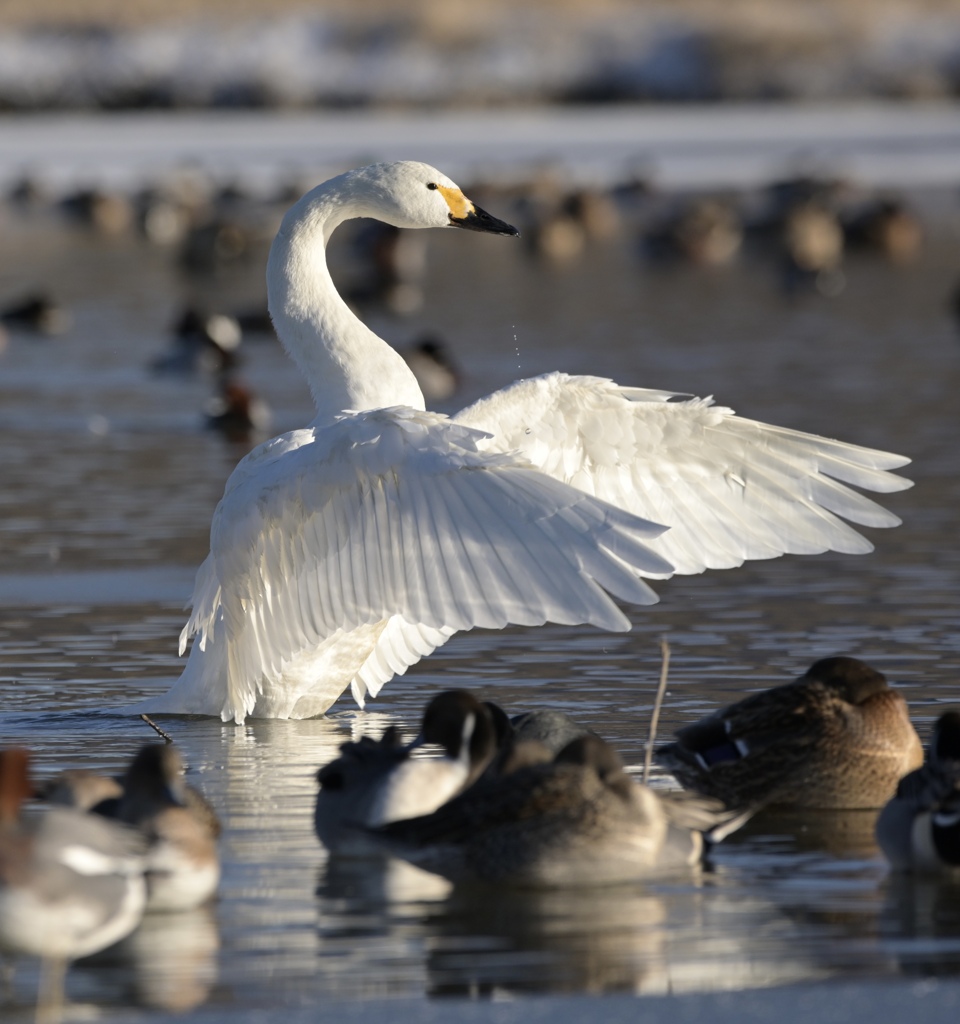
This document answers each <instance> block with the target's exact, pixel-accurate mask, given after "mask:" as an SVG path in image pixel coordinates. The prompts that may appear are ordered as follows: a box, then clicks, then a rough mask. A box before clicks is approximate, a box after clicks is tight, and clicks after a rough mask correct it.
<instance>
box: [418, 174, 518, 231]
mask: <svg viewBox="0 0 960 1024" xmlns="http://www.w3.org/2000/svg"><path fill="white" fill-rule="evenodd" d="M437 191H438V192H439V193H440V194H441V195H442V196H443V198H444V199H446V201H447V206H449V207H450V223H451V224H452V225H453V226H454V227H456V228H468V229H469V230H470V231H487V232H489V233H490V234H493V235H519V234H520V232H519V231H517V229H516V228H515V227H514V226H513V225H512V224H508V223H507V222H506V221H505V220H498V219H497V218H496V217H493V216H491V215H490V214H489V213H487V211H486V210H481V209H480V207H479V206H474V205H473V203H472V202H470V200H469V199H467V197H466V196H465V195H464V194H463V193H462V192H461V191H460V189H458V188H447V187H446V186H445V185H437Z"/></svg>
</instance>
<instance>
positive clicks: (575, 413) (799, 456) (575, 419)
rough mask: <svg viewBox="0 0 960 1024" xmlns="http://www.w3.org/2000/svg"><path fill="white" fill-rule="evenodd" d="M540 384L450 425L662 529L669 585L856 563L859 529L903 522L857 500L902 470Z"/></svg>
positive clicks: (558, 380) (564, 382) (786, 437)
mask: <svg viewBox="0 0 960 1024" xmlns="http://www.w3.org/2000/svg"><path fill="white" fill-rule="evenodd" d="M676 397H678V396H675V395H672V394H670V393H669V392H663V391H647V390H643V389H640V388H622V387H619V386H618V385H616V384H614V383H613V382H612V381H609V380H604V379H601V378H598V377H571V376H568V375H567V374H562V373H551V374H547V375H545V376H542V377H535V378H531V379H530V380H523V381H518V382H517V383H516V384H514V385H511V386H510V387H508V388H504V389H503V390H502V391H498V392H495V393H494V394H493V395H490V396H489V397H488V398H485V399H482V400H481V401H479V402H477V403H476V404H475V405H472V406H470V407H469V408H467V409H465V410H464V411H463V412H461V413H459V414H458V415H457V416H456V417H455V419H456V421H457V422H458V423H462V424H464V425H465V426H470V427H475V428H477V429H479V430H484V431H487V432H488V433H489V434H491V435H492V440H491V441H489V442H487V445H488V449H489V450H494V451H509V450H516V451H519V452H520V453H521V454H522V455H523V456H524V457H526V458H527V459H529V460H530V462H531V463H532V464H533V465H535V466H537V467H539V468H540V469H542V470H543V471H544V472H545V473H549V474H550V475H551V476H553V477H556V478H557V479H558V480H563V481H564V482H566V483H569V484H572V485H573V486H574V487H577V488H579V489H580V490H583V491H585V492H586V493H587V494H593V495H595V496H597V497H599V498H602V499H603V500H604V501H608V502H610V503H611V504H613V505H616V506H617V507H619V508H623V509H627V510H629V511H630V512H633V513H635V514H636V515H638V516H641V517H643V518H645V519H650V520H653V521H654V522H658V523H663V524H664V525H666V526H669V527H670V529H669V531H668V532H667V533H665V534H663V535H662V536H661V537H658V538H657V539H656V540H655V541H653V542H652V544H651V547H653V548H654V550H656V551H658V552H660V554H662V555H663V556H664V557H665V558H666V559H667V560H668V561H670V562H671V563H672V564H673V565H674V567H675V569H676V571H677V572H678V573H697V572H702V571H703V570H704V569H725V568H730V567H732V566H736V565H740V564H741V563H742V562H744V561H746V560H747V559H751V558H773V557H775V556H777V555H782V554H788V553H791V554H815V553H819V552H821V551H829V550H833V551H843V552H847V553H857V554H859V553H864V552H867V551H871V550H872V545H871V544H870V542H869V541H867V540H866V539H865V538H864V537H862V536H861V535H860V534H859V533H857V532H856V530H854V529H853V528H852V527H850V526H848V525H847V524H846V523H845V522H843V520H844V519H847V520H850V521H851V522H853V523H858V524H860V525H863V526H896V525H898V524H899V522H900V520H899V519H898V518H897V517H896V516H895V515H893V514H892V513H891V512H888V511H887V510H886V509H884V508H881V507H880V506H879V505H878V504H876V502H874V501H871V500H870V499H869V498H866V497H864V496H863V495H862V494H860V493H859V492H858V491H855V490H853V489H852V487H850V486H848V485H851V484H852V485H853V487H860V488H862V489H864V490H867V491H878V492H890V491H899V490H903V489H905V488H907V487H910V486H911V483H910V481H908V480H905V479H903V478H902V477H899V476H896V475H894V474H893V473H891V472H889V470H891V469H897V468H898V467H900V466H903V465H906V464H907V463H908V462H909V461H910V460H909V459H906V458H903V457H901V456H899V455H892V454H890V453H888V452H880V451H874V450H872V449H869V448H861V447H858V446H857V445H852V444H845V443H844V442H842V441H833V440H830V439H828V438H824V437H818V436H816V435H815V434H804V433H801V432H800V431H796V430H787V429H785V428H783V427H775V426H769V425H768V424H765V423H758V422H756V421H754V420H747V419H741V418H739V417H737V416H736V415H734V413H733V412H732V410H730V409H725V408H722V407H720V406H716V405H713V402H712V399H700V398H693V399H689V400H687V401H671V400H670V399H672V398H676Z"/></svg>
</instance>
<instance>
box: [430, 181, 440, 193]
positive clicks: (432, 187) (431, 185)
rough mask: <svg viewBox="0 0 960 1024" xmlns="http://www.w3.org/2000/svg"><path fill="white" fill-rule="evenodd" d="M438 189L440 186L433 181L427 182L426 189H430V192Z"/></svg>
mask: <svg viewBox="0 0 960 1024" xmlns="http://www.w3.org/2000/svg"><path fill="white" fill-rule="evenodd" d="M439 187H440V186H439V185H438V184H437V183H436V182H435V181H428V182H427V188H428V189H430V191H431V192H436V190H437V189H438V188H439Z"/></svg>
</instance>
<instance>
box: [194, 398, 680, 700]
mask: <svg viewBox="0 0 960 1024" xmlns="http://www.w3.org/2000/svg"><path fill="white" fill-rule="evenodd" d="M482 440H484V435H483V434H482V433H480V432H478V431H475V430H471V429H469V428H466V427H463V426H459V425H457V424H455V423H453V422H451V421H450V420H448V419H446V418H445V417H442V416H438V415H435V414H432V413H424V412H417V411H415V410H412V409H400V408H398V409H392V410H391V409H387V410H376V411H372V412H364V413H359V414H353V415H349V416H344V417H342V418H340V419H339V420H338V421H337V422H335V423H334V424H332V425H330V426H324V427H317V428H311V429H308V430H300V431H295V432H293V433H291V434H286V435H283V436H281V437H279V438H276V439H274V440H273V441H270V442H268V443H267V444H265V445H262V446H261V447H260V448H259V449H257V450H255V451H254V452H252V453H251V454H250V455H249V456H248V457H247V458H246V459H244V460H243V462H241V463H240V465H239V466H238V467H237V469H236V471H235V472H234V474H233V476H232V477H231V478H230V480H229V481H228V483H227V488H226V491H225V493H224V497H223V499H222V501H221V502H220V505H219V506H218V508H217V511H216V513H215V515H214V520H213V526H212V528H211V554H210V560H209V562H210V564H209V566H208V567H207V569H206V571H205V572H202V573H201V574H200V575H199V576H198V584H197V592H196V594H195V602H196V603H195V607H194V611H193V614H192V616H191V619H190V621H189V622H188V624H187V626H186V628H185V630H184V635H183V637H182V638H181V639H182V642H183V643H185V642H186V639H187V638H188V637H189V636H190V635H192V634H193V633H199V635H200V636H199V642H200V643H201V644H205V643H206V642H207V640H208V639H210V638H212V637H213V634H214V632H215V631H217V632H218V633H219V631H222V634H223V635H222V636H219V635H218V636H217V642H218V643H222V644H225V645H226V658H227V677H228V683H227V688H228V695H227V700H226V701H225V704H224V713H225V714H229V715H233V714H235V713H237V712H241V714H242V713H250V711H252V709H253V706H254V703H255V701H256V696H257V693H258V692H259V690H260V688H261V686H262V684H263V680H267V681H278V680H279V679H280V677H281V676H282V673H283V670H284V665H285V664H287V663H289V662H290V661H291V660H292V659H294V658H296V657H297V656H298V655H299V654H300V653H301V652H303V651H307V650H313V649H315V648H317V647H318V646H319V645H320V644H321V643H322V642H323V641H324V640H326V639H327V638H329V637H331V636H333V635H334V634H335V633H337V631H342V634H349V633H351V631H354V630H357V631H360V630H363V628H364V627H371V626H375V625H377V624H380V623H384V622H386V623H387V624H388V625H387V626H384V627H383V630H382V633H381V634H379V635H384V636H385V643H386V644H387V647H384V649H383V650H382V651H381V650H379V647H378V649H377V651H376V652H375V653H376V657H377V659H379V660H382V661H383V662H384V664H383V666H382V668H383V671H386V672H388V673H389V672H390V670H391V668H393V666H391V665H390V663H389V662H390V657H391V651H392V652H394V653H395V655H396V657H397V658H398V659H399V661H402V662H404V667H405V666H406V665H407V664H411V663H412V661H415V660H416V658H417V657H418V656H419V654H418V645H419V647H420V648H422V650H423V653H426V651H427V650H431V649H432V648H433V647H435V646H437V644H438V643H440V642H442V640H443V639H445V638H446V636H448V635H450V633H452V632H454V631H456V630H461V629H470V628H472V627H474V626H485V627H489V628H500V627H502V626H504V625H506V624H507V623H518V624H523V625H538V624H541V623H543V622H546V621H552V622H561V623H577V622H589V623H593V624H594V625H597V626H600V627H602V628H605V629H621V630H622V629H628V628H629V622H628V620H627V619H626V617H625V616H624V615H623V613H622V612H621V611H620V610H619V609H618V608H617V606H616V604H615V603H614V602H613V601H612V600H611V598H610V597H609V596H608V593H606V592H609V594H613V595H615V596H617V597H619V598H622V599H624V600H627V601H632V602H635V603H640V604H649V603H651V602H653V601H655V600H656V597H655V595H654V594H653V593H652V591H651V590H650V589H649V587H647V585H646V584H645V583H643V582H642V581H641V580H640V578H639V577H640V576H641V575H644V576H655V577H661V578H662V577H664V576H666V575H669V574H670V573H671V572H672V567H671V566H670V565H669V563H667V562H666V561H665V560H664V559H663V558H662V557H660V556H659V555H656V554H654V553H653V552H652V551H651V550H650V548H649V547H648V546H647V545H648V542H649V541H650V540H651V539H652V538H654V537H656V536H657V535H658V534H659V533H660V532H662V527H660V526H658V525H655V524H652V523H648V522H646V521H644V520H641V519H638V518H637V517H635V516H633V515H631V514H630V513H627V512H624V511H622V510H620V509H617V508H614V507H612V506H610V505H608V504H607V503H606V502H603V501H601V500H598V499H596V498H595V497H591V496H589V495H586V494H583V493H582V492H580V491H578V490H576V489H575V488H573V487H570V486H569V485H567V484H565V483H563V482H561V481H558V480H556V479H554V478H552V477H550V476H547V475H546V474H544V473H542V472H540V471H539V470H537V469H534V468H533V467H531V466H530V465H529V463H527V462H526V460H525V459H523V458H522V457H521V456H518V455H516V454H513V453H511V454H506V455H505V454H499V453H489V452H482V451H479V450H478V444H479V442H481V441H482ZM390 620H394V625H393V626H390V625H389V623H390ZM398 620H402V623H400V625H397V621H398ZM364 632H365V634H366V636H368V637H369V636H370V635H371V632H370V629H369V628H367V629H366V630H364ZM380 646H382V645H380ZM388 648H389V649H388ZM369 667H370V666H365V668H369ZM393 670H395V668H393ZM382 674H383V673H382V672H380V673H379V675H380V676H382ZM377 675H378V673H376V672H372V671H371V672H368V677H369V678H368V679H361V680H360V683H366V684H367V685H368V684H369V682H370V681H373V682H374V685H376V677H377ZM349 681H350V680H349V679H347V680H344V686H346V685H347V683H348V682H349Z"/></svg>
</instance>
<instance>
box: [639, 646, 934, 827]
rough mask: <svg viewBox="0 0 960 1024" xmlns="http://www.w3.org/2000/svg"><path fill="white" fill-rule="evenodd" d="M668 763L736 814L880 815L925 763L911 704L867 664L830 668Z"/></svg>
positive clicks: (719, 719)
mask: <svg viewBox="0 0 960 1024" xmlns="http://www.w3.org/2000/svg"><path fill="white" fill-rule="evenodd" d="M656 757H657V760H658V762H659V763H660V764H661V765H662V766H663V767H664V768H666V769H667V770H668V771H670V772H672V773H673V774H674V775H675V776H676V778H677V780H678V781H679V782H680V784H681V785H682V786H683V787H684V788H686V789H689V790H693V791H694V792H696V793H700V794H703V795H705V796H712V797H716V798H718V799H720V800H722V801H723V802H724V803H725V804H727V805H728V806H754V807H758V806H764V807H778V808H791V809H820V810H827V809H834V810H854V809H868V808H879V807H882V806H883V805H884V803H886V801H887V800H888V799H889V798H890V797H891V796H892V795H893V793H894V791H895V790H896V788H897V783H898V782H899V780H900V779H901V778H902V777H903V776H904V775H906V774H907V773H908V772H909V771H911V770H912V769H914V768H916V767H917V766H918V765H919V764H920V763H921V762H922V761H923V748H922V746H921V744H920V738H919V736H918V735H917V731H916V729H915V728H914V727H913V725H912V723H911V722H910V717H909V714H908V712H907V704H906V701H905V700H904V699H903V696H902V695H901V694H900V693H898V692H897V691H896V690H894V689H892V688H891V687H890V686H889V684H888V683H887V680H886V677H885V676H884V675H883V674H882V673H880V672H878V671H876V669H874V668H871V667H870V666H869V665H867V664H866V663H865V662H863V661H860V660H859V659H857V658H850V657H844V656H839V657H831V658H822V659H820V660H819V661H816V662H814V663H813V665H811V666H810V668H808V669H807V671H806V672H805V673H804V674H803V675H802V676H800V677H799V678H798V679H797V680H795V681H794V682H792V683H787V684H785V685H783V686H777V687H774V688H772V689H769V690H763V691H761V692H759V693H754V694H751V695H750V696H749V697H746V698H745V699H744V700H741V701H738V702H737V703H736V704H731V705H730V706H729V707H726V708H723V709H722V710H720V711H716V712H714V713H713V714H711V715H708V716H707V717H706V718H703V719H701V720H700V721H698V722H694V723H692V724H691V725H686V726H684V727H683V728H681V729H679V730H678V731H677V733H676V739H675V741H674V742H673V743H668V744H664V745H662V746H660V747H658V748H657V750H656Z"/></svg>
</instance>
